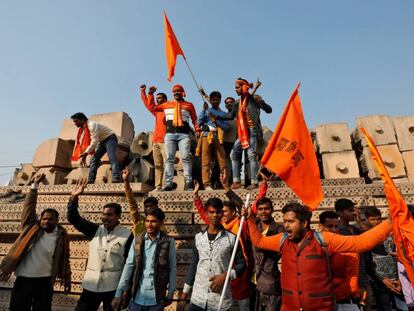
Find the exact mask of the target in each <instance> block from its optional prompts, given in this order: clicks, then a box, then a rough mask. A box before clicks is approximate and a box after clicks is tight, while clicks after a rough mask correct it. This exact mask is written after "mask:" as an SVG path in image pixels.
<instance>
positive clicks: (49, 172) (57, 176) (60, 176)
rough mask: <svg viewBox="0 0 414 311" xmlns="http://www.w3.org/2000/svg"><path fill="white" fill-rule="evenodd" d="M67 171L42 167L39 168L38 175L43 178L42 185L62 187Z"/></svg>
mask: <svg viewBox="0 0 414 311" xmlns="http://www.w3.org/2000/svg"><path fill="white" fill-rule="evenodd" d="M68 173H69V170H66V169H62V168H58V167H42V168H39V170H38V174H44V175H45V178H43V180H42V181H41V184H44V185H63V184H66V179H65V177H66V176H67V174H68Z"/></svg>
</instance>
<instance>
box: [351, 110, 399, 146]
mask: <svg viewBox="0 0 414 311" xmlns="http://www.w3.org/2000/svg"><path fill="white" fill-rule="evenodd" d="M356 125H357V134H358V136H359V139H360V140H361V144H362V145H363V146H368V143H367V141H366V140H365V137H363V136H364V135H363V134H361V133H359V130H358V128H360V127H364V128H365V129H366V130H367V131H368V133H369V134H370V135H371V137H372V139H373V140H374V143H375V145H377V146H380V145H389V144H396V143H397V138H396V137H395V130H394V124H393V122H392V120H391V118H390V117H389V116H388V115H372V116H365V117H357V118H356Z"/></svg>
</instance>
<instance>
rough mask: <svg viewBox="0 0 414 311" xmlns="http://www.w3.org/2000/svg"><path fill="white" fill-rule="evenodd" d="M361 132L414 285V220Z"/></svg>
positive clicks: (398, 246) (386, 171) (371, 144)
mask: <svg viewBox="0 0 414 311" xmlns="http://www.w3.org/2000/svg"><path fill="white" fill-rule="evenodd" d="M361 131H362V132H363V133H364V135H365V138H366V139H367V142H368V146H369V150H370V152H371V156H372V159H373V160H374V163H375V166H376V167H377V169H378V171H379V173H380V175H381V179H382V181H383V182H384V191H385V196H386V198H387V201H388V205H389V209H390V215H391V218H392V225H393V235H394V243H395V246H396V248H397V253H398V257H399V260H400V262H401V263H402V264H403V265H404V267H405V270H406V271H407V275H408V278H409V279H410V282H411V284H414V268H413V263H414V219H413V217H412V216H411V214H410V211H409V210H408V207H407V204H406V203H405V201H404V198H403V197H402V195H401V194H400V192H399V191H398V189H397V187H395V184H394V181H393V180H392V179H391V177H390V174H389V173H388V170H387V168H386V167H385V165H384V162H383V161H382V158H381V155H380V154H379V152H378V149H377V147H376V146H375V143H374V140H373V139H372V137H371V136H370V135H369V134H368V132H367V130H366V129H364V128H361Z"/></svg>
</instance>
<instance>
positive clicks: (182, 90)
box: [172, 84, 186, 97]
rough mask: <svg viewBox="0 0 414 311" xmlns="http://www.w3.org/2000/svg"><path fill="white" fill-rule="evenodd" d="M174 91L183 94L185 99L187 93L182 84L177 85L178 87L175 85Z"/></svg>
mask: <svg viewBox="0 0 414 311" xmlns="http://www.w3.org/2000/svg"><path fill="white" fill-rule="evenodd" d="M172 90H173V91H174V90H180V91H181V92H183V97H185V95H186V94H185V91H184V88H183V86H182V85H181V84H176V85H174V86H173V88H172Z"/></svg>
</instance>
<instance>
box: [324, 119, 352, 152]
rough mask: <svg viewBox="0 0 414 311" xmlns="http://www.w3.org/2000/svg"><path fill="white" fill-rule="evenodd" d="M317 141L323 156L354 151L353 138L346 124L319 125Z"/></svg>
mask: <svg viewBox="0 0 414 311" xmlns="http://www.w3.org/2000/svg"><path fill="white" fill-rule="evenodd" d="M316 141H317V144H318V146H319V152H320V153H321V154H324V153H329V152H339V151H348V150H352V145H351V136H350V133H349V131H348V125H347V124H346V123H332V124H322V125H318V126H317V127H316Z"/></svg>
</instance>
